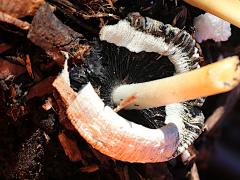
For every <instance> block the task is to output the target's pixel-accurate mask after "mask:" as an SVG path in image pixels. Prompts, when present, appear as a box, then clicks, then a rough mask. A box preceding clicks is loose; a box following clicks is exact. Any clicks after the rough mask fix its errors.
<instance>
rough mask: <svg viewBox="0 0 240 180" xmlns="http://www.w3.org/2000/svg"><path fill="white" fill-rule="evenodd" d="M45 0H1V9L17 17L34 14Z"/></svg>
mask: <svg viewBox="0 0 240 180" xmlns="http://www.w3.org/2000/svg"><path fill="white" fill-rule="evenodd" d="M42 4H44V0H27V1H23V0H0V11H1V12H3V13H6V14H8V15H10V16H13V17H15V18H21V17H25V16H32V15H34V13H35V12H36V10H37V9H38V7H39V6H41V5H42Z"/></svg>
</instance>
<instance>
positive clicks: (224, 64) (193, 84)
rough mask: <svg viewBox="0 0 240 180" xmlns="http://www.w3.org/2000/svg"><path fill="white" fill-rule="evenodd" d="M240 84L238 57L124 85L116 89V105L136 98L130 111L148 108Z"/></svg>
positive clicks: (114, 97) (185, 99)
mask: <svg viewBox="0 0 240 180" xmlns="http://www.w3.org/2000/svg"><path fill="white" fill-rule="evenodd" d="M239 82H240V68H239V59H238V57H237V56H233V57H228V58H226V59H224V60H221V61H218V62H216V63H213V64H210V65H207V66H205V67H202V68H199V69H196V70H193V71H190V72H186V73H182V74H179V75H175V76H172V77H168V78H164V79H159V80H154V81H149V82H144V83H137V84H128V85H121V86H119V87H117V88H115V89H114V90H113V93H112V98H113V101H114V103H115V104H119V103H120V102H121V101H122V100H124V99H126V98H128V97H130V96H134V97H136V100H135V101H134V103H132V104H131V105H128V106H127V107H125V108H127V109H146V108H152V107H159V106H164V105H167V104H171V103H177V102H183V101H187V100H192V99H196V98H200V97H205V96H210V95H214V94H219V93H223V92H227V91H230V90H231V89H233V88H234V87H235V86H236V85H237V84H239Z"/></svg>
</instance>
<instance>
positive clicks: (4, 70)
mask: <svg viewBox="0 0 240 180" xmlns="http://www.w3.org/2000/svg"><path fill="white" fill-rule="evenodd" d="M25 71H26V69H25V68H24V67H22V66H20V65H16V64H13V63H10V62H8V61H6V60H4V59H0V79H6V78H7V77H9V76H18V75H20V74H22V73H24V72H25Z"/></svg>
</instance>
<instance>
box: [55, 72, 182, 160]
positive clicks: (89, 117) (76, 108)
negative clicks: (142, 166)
mask: <svg viewBox="0 0 240 180" xmlns="http://www.w3.org/2000/svg"><path fill="white" fill-rule="evenodd" d="M53 86H54V87H55V88H56V90H57V91H58V92H59V94H60V96H61V97H62V99H63V101H64V103H65V104H66V106H67V115H68V118H69V120H70V121H71V123H72V124H73V125H74V127H75V128H76V130H77V131H78V132H79V133H80V135H81V136H82V137H83V138H84V139H85V140H86V141H87V142H88V143H89V144H91V145H92V146H93V148H95V149H97V150H99V151H100V152H102V153H103V154H105V155H108V156H110V157H112V158H114V159H118V160H122V161H128V162H141V163H146V162H162V161H167V160H169V159H171V158H173V154H174V153H175V152H176V150H177V147H178V145H179V140H180V135H181V133H182V131H183V128H184V126H183V124H182V122H181V121H180V122H178V121H176V123H174V121H175V119H172V120H170V121H168V122H169V123H168V124H167V125H166V126H164V127H162V128H160V129H149V128H146V127H144V126H142V125H138V124H135V123H133V122H129V121H128V120H126V119H124V118H122V117H121V116H119V115H118V114H117V113H115V112H114V111H113V110H112V109H111V108H110V107H108V106H105V105H104V103H103V102H102V100H101V99H100V98H99V96H98V95H97V94H96V92H95V91H94V89H93V88H92V86H91V84H90V83H89V84H88V85H86V86H85V87H84V88H83V89H82V90H81V91H80V92H79V93H78V94H77V93H75V92H74V91H73V90H72V88H71V87H70V86H69V85H68V83H67V82H66V80H65V79H64V77H63V75H60V76H58V77H57V79H56V80H55V81H54V83H53ZM171 117H172V116H169V118H171ZM177 119H178V118H177Z"/></svg>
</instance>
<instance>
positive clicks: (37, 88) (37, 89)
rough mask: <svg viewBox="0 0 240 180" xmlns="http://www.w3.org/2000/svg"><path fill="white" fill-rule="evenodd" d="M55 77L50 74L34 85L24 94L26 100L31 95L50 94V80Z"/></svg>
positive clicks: (51, 87) (51, 90) (51, 89)
mask: <svg viewBox="0 0 240 180" xmlns="http://www.w3.org/2000/svg"><path fill="white" fill-rule="evenodd" d="M55 78H56V77H55V76H50V77H48V78H46V79H44V80H42V81H40V82H39V83H37V84H36V85H34V86H33V87H32V88H31V89H30V90H29V92H28V94H27V96H26V98H27V100H29V99H32V98H33V97H41V96H44V95H47V94H51V93H52V92H53V86H52V82H53V81H54V79H55Z"/></svg>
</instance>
